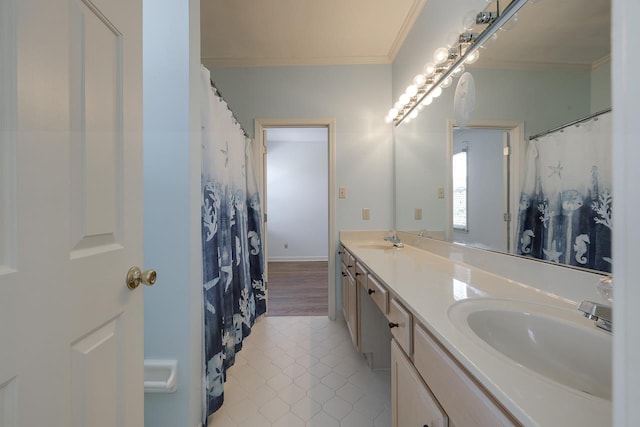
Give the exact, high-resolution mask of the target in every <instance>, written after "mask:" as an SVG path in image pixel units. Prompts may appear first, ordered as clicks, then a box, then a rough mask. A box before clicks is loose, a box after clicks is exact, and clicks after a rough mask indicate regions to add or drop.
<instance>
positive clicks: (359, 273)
mask: <svg viewBox="0 0 640 427" xmlns="http://www.w3.org/2000/svg"><path fill="white" fill-rule="evenodd" d="M367 275H368V274H367V270H366V269H365V268H364V267H363V265H362V264H360V263H359V262H356V268H355V277H356V281H357V282H358V283H359V284H360V285H361V286H366V284H367Z"/></svg>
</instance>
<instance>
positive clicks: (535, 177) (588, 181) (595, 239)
mask: <svg viewBox="0 0 640 427" xmlns="http://www.w3.org/2000/svg"><path fill="white" fill-rule="evenodd" d="M611 140H612V130H611V113H605V114H602V115H600V116H598V117H597V118H596V119H595V120H590V121H588V122H585V123H581V124H580V125H579V126H570V127H567V128H565V129H563V130H562V131H558V132H555V133H552V134H549V135H546V136H543V137H540V138H538V139H536V140H534V141H530V142H529V149H528V152H527V164H526V169H525V178H524V183H523V190H522V193H521V196H520V209H519V215H518V235H517V240H516V243H517V247H516V253H517V254H520V255H524V256H529V257H534V258H539V259H544V260H547V261H551V262H555V263H560V264H568V265H573V266H578V267H584V268H589V269H594V270H600V271H606V272H610V271H611V262H612V260H611V227H612V223H611V203H612V195H611V149H612V144H611Z"/></svg>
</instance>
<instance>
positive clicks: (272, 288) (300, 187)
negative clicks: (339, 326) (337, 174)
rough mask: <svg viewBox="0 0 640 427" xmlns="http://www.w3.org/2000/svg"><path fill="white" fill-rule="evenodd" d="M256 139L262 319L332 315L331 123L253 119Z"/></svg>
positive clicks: (326, 121)
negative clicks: (264, 277) (262, 263)
mask: <svg viewBox="0 0 640 427" xmlns="http://www.w3.org/2000/svg"><path fill="white" fill-rule="evenodd" d="M256 135H257V136H258V137H262V138H261V139H262V141H258V142H262V145H263V146H264V150H263V151H264V161H263V163H262V164H263V168H264V169H263V173H262V174H261V175H262V177H263V182H262V190H263V197H262V200H263V207H264V211H265V213H266V218H268V222H266V223H265V224H264V225H265V227H264V232H263V235H264V240H265V242H264V245H265V262H266V263H267V266H268V268H267V269H266V270H267V283H268V285H267V286H268V294H267V315H268V316H288V315H298V316H299V315H315V316H317V315H329V316H330V317H332V309H333V310H334V314H333V316H335V303H333V304H332V301H334V300H335V297H332V294H333V295H335V278H333V277H332V275H331V274H330V272H331V271H332V266H331V264H333V265H335V262H333V260H332V259H331V258H332V257H330V254H332V253H333V250H331V247H332V246H331V245H332V244H335V243H334V242H335V237H333V236H332V233H331V232H330V230H333V226H332V224H333V222H334V219H333V216H334V215H333V214H332V212H333V203H332V197H331V194H333V191H332V189H333V186H332V182H333V181H334V180H333V155H332V153H333V144H332V138H331V135H332V121H330V120H324V121H314V122H313V123H308V121H307V123H291V122H286V121H279V122H278V123H274V124H271V123H269V124H267V125H264V123H261V122H260V121H256ZM258 139H260V138H258ZM332 279H333V280H332ZM332 282H333V283H332ZM332 285H333V286H332ZM332 288H333V289H332ZM332 291H333V292H332Z"/></svg>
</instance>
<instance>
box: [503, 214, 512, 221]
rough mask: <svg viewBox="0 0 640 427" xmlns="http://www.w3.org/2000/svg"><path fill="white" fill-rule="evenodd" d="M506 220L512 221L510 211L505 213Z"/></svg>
mask: <svg viewBox="0 0 640 427" xmlns="http://www.w3.org/2000/svg"><path fill="white" fill-rule="evenodd" d="M504 220H505V221H511V214H510V213H506V214H504Z"/></svg>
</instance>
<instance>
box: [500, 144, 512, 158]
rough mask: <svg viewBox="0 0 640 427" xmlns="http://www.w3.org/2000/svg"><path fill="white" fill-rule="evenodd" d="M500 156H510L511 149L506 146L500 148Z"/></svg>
mask: <svg viewBox="0 0 640 427" xmlns="http://www.w3.org/2000/svg"><path fill="white" fill-rule="evenodd" d="M502 154H503V155H505V156H508V155H510V154H511V147H509V146H508V145H507V146H506V147H503V148H502Z"/></svg>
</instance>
